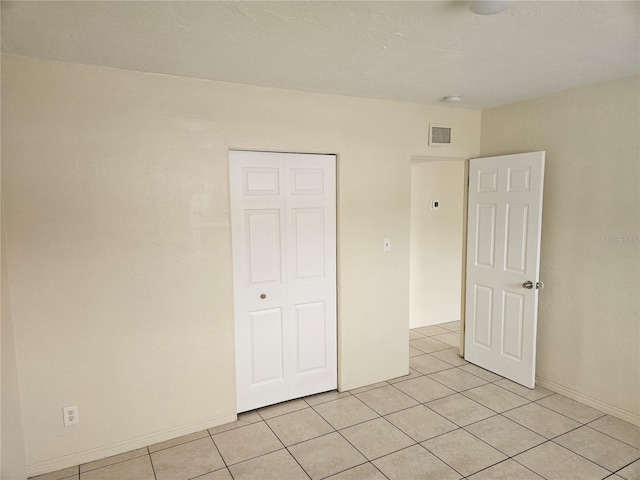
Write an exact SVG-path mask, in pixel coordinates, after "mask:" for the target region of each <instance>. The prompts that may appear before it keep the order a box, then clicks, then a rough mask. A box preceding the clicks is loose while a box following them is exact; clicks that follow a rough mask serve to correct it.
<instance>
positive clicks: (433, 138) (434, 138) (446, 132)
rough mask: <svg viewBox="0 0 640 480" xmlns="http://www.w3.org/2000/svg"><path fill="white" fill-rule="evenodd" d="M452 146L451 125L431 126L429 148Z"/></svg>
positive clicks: (433, 124)
mask: <svg viewBox="0 0 640 480" xmlns="http://www.w3.org/2000/svg"><path fill="white" fill-rule="evenodd" d="M442 145H451V127H450V126H449V125H438V124H435V123H430V124H429V146H431V147H437V146H442Z"/></svg>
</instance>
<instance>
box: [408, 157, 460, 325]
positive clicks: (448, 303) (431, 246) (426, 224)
mask: <svg viewBox="0 0 640 480" xmlns="http://www.w3.org/2000/svg"><path fill="white" fill-rule="evenodd" d="M465 186H466V184H465V176H464V162H462V161H453V162H451V161H449V162H422V163H414V164H413V165H412V166H411V247H410V248H411V255H410V259H411V262H410V264H411V265H410V272H411V274H410V277H411V280H410V305H409V323H410V325H411V327H412V328H415V327H421V326H424V325H435V324H438V323H443V322H450V321H454V320H460V304H461V288H462V287H461V285H462V235H463V223H464V219H463V214H464V210H463V203H464V189H465ZM432 199H438V200H439V201H440V208H439V209H438V210H431V205H430V201H431V200H432Z"/></svg>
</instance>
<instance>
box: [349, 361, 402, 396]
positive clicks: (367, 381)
mask: <svg viewBox="0 0 640 480" xmlns="http://www.w3.org/2000/svg"><path fill="white" fill-rule="evenodd" d="M405 375H409V367H408V366H407V369H406V370H394V371H391V372H387V373H382V374H377V375H374V376H371V377H367V378H363V379H358V380H355V381H353V382H350V383H345V384H339V385H338V391H340V392H346V391H347V390H354V389H356V388H360V387H366V386H367V385H373V384H374V383H378V382H384V381H386V380H391V379H392V378H398V377H403V376H405Z"/></svg>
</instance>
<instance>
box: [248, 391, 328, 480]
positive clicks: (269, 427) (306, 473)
mask: <svg viewBox="0 0 640 480" xmlns="http://www.w3.org/2000/svg"><path fill="white" fill-rule="evenodd" d="M305 403H307V402H306V401H305ZM307 405H309V404H308V403H307ZM309 408H311V406H310V405H309ZM290 413H294V412H290ZM316 413H317V412H316ZM318 415H319V414H318ZM274 418H276V417H274ZM325 421H326V420H325ZM264 423H265V424H266V425H267V428H268V429H269V430H270V431H271V433H273V435H274V436H275V437H276V438H277V439H278V441H279V442H280V443H281V444H282V446H283V447H284V450H286V452H287V453H288V454H289V455H290V456H291V458H293V461H294V462H296V463H297V464H298V466H299V467H300V468H301V469H302V471H303V472H304V474H305V475H306V476H307V477H309V479H311V475H309V472H307V471H306V470H305V468H304V467H303V466H302V464H301V463H300V462H299V461H298V459H297V458H296V457H295V455H294V454H293V453H291V451H290V450H289V447H290V446H292V445H289V446H287V445H285V444H284V441H283V440H282V439H281V438H280V437H278V434H277V433H276V432H274V431H273V429H272V428H271V425H269V424H268V423H267V422H266V421H265V422H264ZM327 424H329V422H327ZM329 426H330V427H331V428H333V425H331V424H329ZM330 433H333V432H330ZM327 435H329V433H327ZM314 438H319V437H313V438H310V439H309V440H313V439H314ZM298 443H302V442H298ZM293 445H297V444H295V443H294V444H293ZM276 451H279V450H276ZM270 453H273V452H270ZM265 455H268V454H265ZM256 458H257V457H256Z"/></svg>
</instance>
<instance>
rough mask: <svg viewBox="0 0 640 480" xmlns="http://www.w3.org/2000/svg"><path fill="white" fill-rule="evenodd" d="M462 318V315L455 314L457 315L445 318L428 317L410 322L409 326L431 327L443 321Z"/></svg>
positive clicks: (455, 320) (454, 320) (453, 320)
mask: <svg viewBox="0 0 640 480" xmlns="http://www.w3.org/2000/svg"><path fill="white" fill-rule="evenodd" d="M459 320H460V316H455V317H444V318H435V319H433V318H431V319H427V320H424V321H423V322H417V323H415V324H414V323H409V328H420V327H430V326H432V325H440V324H441V323H448V322H457V321H459Z"/></svg>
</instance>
